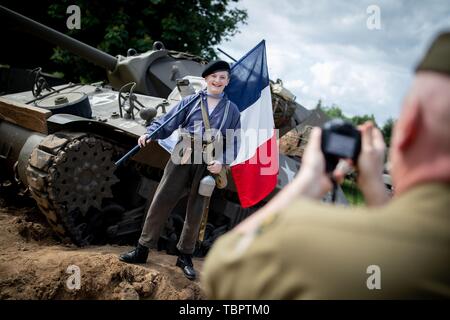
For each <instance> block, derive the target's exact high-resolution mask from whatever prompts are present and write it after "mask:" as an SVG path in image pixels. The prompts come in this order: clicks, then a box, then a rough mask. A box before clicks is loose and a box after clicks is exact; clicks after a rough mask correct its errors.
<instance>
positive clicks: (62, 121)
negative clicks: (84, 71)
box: [0, 6, 346, 256]
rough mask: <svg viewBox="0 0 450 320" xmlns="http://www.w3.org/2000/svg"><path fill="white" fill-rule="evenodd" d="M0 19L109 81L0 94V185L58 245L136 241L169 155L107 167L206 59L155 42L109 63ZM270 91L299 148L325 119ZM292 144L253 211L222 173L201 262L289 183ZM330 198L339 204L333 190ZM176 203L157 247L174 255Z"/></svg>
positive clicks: (58, 37) (40, 84)
mask: <svg viewBox="0 0 450 320" xmlns="http://www.w3.org/2000/svg"><path fill="white" fill-rule="evenodd" d="M0 15H1V19H8V20H9V21H12V22H13V23H14V24H16V25H17V26H19V27H20V28H21V29H23V30H26V31H28V32H31V33H33V34H34V35H36V36H38V37H41V38H42V39H44V40H46V41H50V42H52V43H54V44H56V45H59V46H61V47H63V48H65V49H67V50H69V51H71V52H73V53H75V54H78V55H79V56H81V57H83V58H84V59H86V60H88V61H90V62H92V63H94V64H96V65H99V66H101V67H103V68H104V69H105V70H106V72H107V76H108V79H109V83H108V84H103V83H96V84H89V85H83V84H74V83H66V84H62V85H58V86H54V87H51V86H50V85H48V83H47V82H46V79H45V77H43V76H42V74H41V72H40V71H41V70H40V69H36V70H34V72H33V75H34V78H35V81H34V84H33V87H32V88H30V89H29V90H28V91H24V92H19V93H11V94H7V95H3V96H1V97H0V167H1V170H0V178H1V179H2V180H3V181H7V180H8V181H12V182H13V183H14V184H15V186H16V187H17V188H18V190H19V191H20V192H21V193H22V194H29V195H31V196H32V197H33V198H34V200H35V201H36V203H37V206H38V207H39V209H40V211H41V212H42V213H43V214H44V215H45V217H46V218H47V220H48V222H49V224H50V225H51V227H52V228H53V230H54V232H55V234H56V235H57V236H59V237H60V238H62V239H68V240H70V241H71V242H73V243H75V244H77V245H79V246H83V245H89V244H94V243H95V244H102V243H118V244H125V243H132V242H134V241H136V240H137V237H138V236H139V233H140V231H141V229H142V224H143V220H144V217H145V214H146V212H147V209H148V207H149V205H150V203H151V201H152V198H153V195H154V193H155V191H156V188H157V186H158V183H159V181H160V179H161V177H162V174H163V169H164V167H165V164H166V162H167V161H168V159H169V157H170V155H169V153H168V152H166V151H165V150H164V149H163V148H162V147H161V146H160V145H159V144H158V143H157V142H154V141H152V142H151V143H150V145H149V146H147V147H146V148H143V149H141V150H140V151H139V152H138V153H137V154H136V155H135V156H133V157H132V158H131V159H130V160H129V161H127V162H125V163H124V165H122V166H120V167H116V166H115V162H116V161H117V160H118V159H119V158H120V157H122V156H123V155H124V154H125V153H126V152H127V151H128V150H129V149H131V148H132V147H134V146H135V145H136V143H137V138H138V137H139V136H140V135H142V134H144V133H145V131H146V126H148V125H149V124H150V123H151V121H152V120H153V119H154V118H155V117H160V116H162V115H164V114H165V113H166V112H168V111H169V110H170V109H171V108H172V107H174V106H175V105H176V103H177V102H178V101H180V99H181V98H182V97H183V96H185V95H187V94H191V93H192V92H195V91H198V90H200V89H201V88H202V86H203V78H201V77H200V74H201V72H202V70H203V67H204V64H205V63H206V61H203V60H202V59H201V58H199V57H195V56H192V55H189V54H186V53H182V52H175V51H170V50H167V49H166V48H165V47H164V45H163V44H162V43H161V42H155V44H154V46H153V49H152V50H150V51H148V52H145V53H140V54H137V53H136V52H134V50H132V49H130V50H129V51H128V55H127V56H120V55H118V56H117V57H113V56H111V55H109V54H107V53H104V52H102V51H100V50H98V49H96V48H93V47H91V46H89V45H86V44H84V43H81V42H80V41H78V40H76V39H73V38H71V37H69V36H67V35H64V34H62V33H60V32H58V31H55V30H53V29H50V28H48V27H46V26H44V25H42V24H40V23H38V22H36V21H33V20H31V19H29V18H27V17H24V16H22V15H20V14H18V13H16V12H13V11H11V10H9V9H7V8H5V7H2V6H0ZM271 89H272V99H273V111H274V119H275V124H276V127H277V128H278V129H280V135H282V136H284V135H286V133H288V132H291V136H295V137H301V138H302V139H303V140H302V141H306V140H307V132H308V128H309V127H310V125H317V124H320V123H319V122H324V121H326V120H327V119H326V118H323V117H322V118H321V117H320V116H317V114H316V113H317V112H316V110H307V109H306V108H304V107H303V106H301V105H300V104H298V103H297V102H296V101H295V97H294V96H293V95H292V93H291V92H289V90H287V89H286V88H284V87H283V85H282V82H281V80H277V81H271ZM308 124H309V125H308ZM292 132H294V134H292ZM300 132H301V134H299V133H300ZM286 137H290V135H286ZM282 139H283V138H282ZM291 140H292V139H287V140H286V141H287V144H288V146H292V148H287V149H289V150H281V151H282V152H281V154H280V174H279V180H278V185H277V188H276V189H275V190H274V192H273V193H272V194H271V195H269V196H268V197H267V198H266V199H265V200H264V201H262V202H261V203H260V204H258V205H257V206H255V207H252V208H246V209H244V208H242V207H241V206H240V205H239V200H238V197H237V194H236V190H235V187H234V183H233V181H232V178H231V176H229V177H228V178H229V184H228V186H227V188H226V189H223V190H218V189H216V190H215V191H214V193H213V195H212V198H211V204H210V211H209V215H208V221H207V225H206V230H205V237H204V241H203V242H201V244H199V246H198V247H197V250H196V255H198V256H201V255H204V254H205V253H206V252H207V250H208V249H209V247H210V246H211V244H212V243H213V242H214V240H215V239H217V237H218V236H220V235H221V234H223V233H225V232H226V231H228V230H230V229H231V228H233V227H234V226H235V225H236V224H237V223H239V222H240V221H241V220H243V219H244V218H246V217H247V216H248V215H250V214H251V213H253V212H254V211H256V210H257V209H258V208H259V207H261V206H262V205H264V203H265V202H267V201H268V200H269V199H270V198H271V197H272V196H273V195H274V194H276V192H278V190H279V189H280V188H282V187H283V186H284V185H286V184H287V183H289V181H290V180H292V179H293V177H294V175H295V173H296V172H297V171H298V169H299V167H300V160H301V154H298V153H295V152H293V150H297V149H298V148H300V149H301V144H300V143H299V142H298V141H295V142H292V141H293V140H292V141H291ZM294 140H295V139H294ZM285 149H286V148H285ZM327 199H328V198H326V199H324V201H329V200H327ZM338 199H339V201H340V202H345V201H346V200H345V197H344V196H343V193H342V191H341V190H339V193H338ZM185 206H186V198H184V199H181V200H180V201H179V203H178V204H177V206H176V208H175V209H174V211H173V212H172V214H171V215H170V218H169V220H168V222H167V224H166V226H165V229H164V231H163V233H162V234H161V238H160V241H159V244H158V245H159V248H160V249H166V250H167V252H169V253H172V252H173V253H174V252H175V251H176V249H175V244H176V242H177V239H178V236H179V234H180V231H181V228H182V225H183V219H184V208H185Z"/></svg>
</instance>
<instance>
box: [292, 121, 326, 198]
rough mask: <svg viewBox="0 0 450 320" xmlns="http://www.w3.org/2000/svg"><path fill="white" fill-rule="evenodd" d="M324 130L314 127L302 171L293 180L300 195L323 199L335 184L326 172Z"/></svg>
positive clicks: (303, 159)
mask: <svg viewBox="0 0 450 320" xmlns="http://www.w3.org/2000/svg"><path fill="white" fill-rule="evenodd" d="M321 136H322V132H321V129H320V128H317V127H316V128H313V130H312V131H311V134H310V136H309V141H308V145H307V146H306V148H305V152H304V154H303V157H302V164H301V167H300V172H299V173H298V175H297V177H296V178H295V179H294V181H293V182H292V184H293V185H295V186H296V188H297V189H298V193H299V195H300V196H306V197H309V198H314V199H321V198H322V197H323V196H324V195H325V194H326V193H327V192H328V191H330V190H331V188H332V187H333V184H332V182H331V180H330V178H329V177H328V176H327V174H326V172H325V157H324V155H323V153H322V149H321V146H320V143H321Z"/></svg>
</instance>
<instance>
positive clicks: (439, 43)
mask: <svg viewBox="0 0 450 320" xmlns="http://www.w3.org/2000/svg"><path fill="white" fill-rule="evenodd" d="M421 70H430V71H436V72H441V73H445V74H447V75H450V32H446V33H441V34H440V35H439V36H438V37H437V38H436V39H435V40H434V41H433V43H432V44H431V46H430V48H429V49H428V51H427V53H426V54H425V56H424V57H423V59H422V61H421V62H420V63H419V65H418V66H417V68H416V71H421Z"/></svg>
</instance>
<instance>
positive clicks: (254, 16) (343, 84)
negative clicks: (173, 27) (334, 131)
mask: <svg viewBox="0 0 450 320" xmlns="http://www.w3.org/2000/svg"><path fill="white" fill-rule="evenodd" d="M371 5H375V6H377V8H379V18H380V20H379V22H380V24H379V26H380V28H379V29H378V28H377V24H376V23H377V20H376V19H377V17H378V16H377V12H376V10H377V9H376V8H375V9H373V7H369V6H371ZM236 6H237V7H239V8H245V9H247V12H248V15H249V17H248V24H247V25H244V26H242V25H241V26H240V33H239V34H237V35H236V36H234V37H233V38H232V39H231V40H230V41H229V42H225V43H223V44H222V45H220V46H219V48H221V49H222V50H224V51H226V52H227V53H229V54H230V55H231V56H233V57H235V58H240V57H241V56H242V55H244V54H245V53H246V52H247V51H249V50H250V49H251V48H252V47H253V46H255V45H256V44H257V43H259V41H261V40H262V39H265V40H266V47H267V59H268V67H269V75H270V78H271V79H272V80H276V79H277V78H281V79H282V80H283V83H284V85H285V87H287V88H288V89H289V90H291V91H292V92H293V93H294V94H295V95H296V96H297V102H299V103H300V104H302V105H304V106H305V107H307V108H309V109H312V108H314V107H315V106H316V104H317V101H318V99H322V101H323V104H325V105H331V104H336V105H338V106H340V107H341V108H342V110H343V111H344V113H345V114H347V115H349V116H353V115H357V114H360V115H362V114H372V113H373V114H374V115H375V117H376V120H377V122H378V123H380V124H382V123H384V121H386V119H388V118H389V117H394V118H397V117H398V115H399V111H400V106H401V102H402V99H403V96H404V94H405V93H406V91H407V89H408V87H409V85H410V84H411V80H412V75H413V69H414V67H415V65H416V64H417V62H418V61H419V60H420V58H421V57H422V54H423V52H424V50H425V49H426V48H427V47H428V45H429V44H430V42H431V41H432V39H433V37H434V36H435V35H436V34H437V33H438V32H439V31H442V30H450V1H449V0H442V1H437V0H434V1H433V0H431V1H412V0H411V1H399V0H398V1H393V0H386V1H377V0H374V1H361V0H352V1H332V0H323V1H321V0H304V1H302V0H241V1H240V2H239V3H238V4H237V5H236ZM368 7H369V11H368ZM368 23H369V26H370V28H372V29H369V27H368ZM220 57H221V58H223V59H225V60H229V59H228V58H226V57H225V56H223V55H221V56H220Z"/></svg>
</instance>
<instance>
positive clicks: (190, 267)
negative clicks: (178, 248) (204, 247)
mask: <svg viewBox="0 0 450 320" xmlns="http://www.w3.org/2000/svg"><path fill="white" fill-rule="evenodd" d="M191 257H192V255H190V254H183V253H181V254H180V255H179V256H178V259H177V267H180V268H181V270H183V273H184V275H185V276H186V278H188V279H189V280H194V279H195V270H194V264H193V263H192V258H191Z"/></svg>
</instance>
